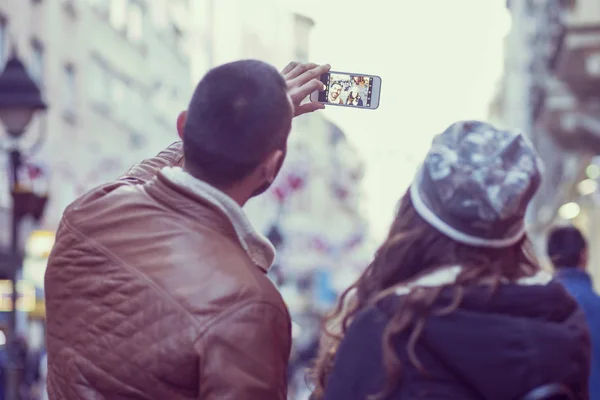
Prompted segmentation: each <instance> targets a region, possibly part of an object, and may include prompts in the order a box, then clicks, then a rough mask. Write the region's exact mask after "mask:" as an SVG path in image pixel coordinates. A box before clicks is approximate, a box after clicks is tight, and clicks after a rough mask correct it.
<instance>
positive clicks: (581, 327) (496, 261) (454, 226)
mask: <svg viewBox="0 0 600 400" xmlns="http://www.w3.org/2000/svg"><path fill="white" fill-rule="evenodd" d="M539 183H540V167H539V159H538V158H537V156H536V154H535V152H534V150H533V148H532V147H531V145H530V144H529V142H528V141H526V140H525V138H524V137H523V136H522V135H520V134H514V133H511V132H506V131H500V130H497V129H495V128H493V127H492V126H490V125H488V124H485V123H481V122H476V121H467V122H459V123H456V124H454V125H452V126H451V127H450V128H449V129H448V130H446V131H445V132H444V133H442V134H441V135H439V136H437V137H436V138H435V139H434V142H433V146H432V148H431V150H430V151H429V153H428V155H427V157H426V159H425V162H424V164H423V166H422V168H421V169H420V171H419V173H418V174H417V177H416V178H415V180H414V182H413V184H412V185H411V188H410V190H409V192H408V193H407V194H406V195H405V196H404V197H403V198H402V200H401V202H400V208H399V211H398V214H397V216H396V219H395V221H394V222H393V225H392V227H391V229H390V232H389V236H388V238H387V240H386V241H385V242H384V243H383V245H382V246H381V247H380V248H379V250H378V251H377V253H376V255H375V257H374V259H373V261H372V263H371V265H370V266H369V267H368V268H367V270H366V271H365V272H364V274H363V275H362V276H361V277H360V278H359V279H358V281H357V282H356V283H355V284H354V285H353V286H352V287H351V288H350V289H348V291H346V292H345V293H344V295H343V296H342V298H341V300H340V305H339V306H338V309H337V311H336V312H335V313H334V314H333V315H332V316H331V318H330V320H329V324H328V329H327V331H326V333H327V335H326V336H325V337H326V340H324V341H323V343H322V348H321V351H320V356H319V358H318V360H317V363H316V366H315V368H314V370H313V372H314V375H315V380H316V385H317V387H316V390H315V392H314V398H315V399H325V400H333V399H336V400H338V399H343V400H353V399H357V400H358V399H360V400H365V399H393V400H407V399H442V398H443V399H462V400H465V399H467V400H468V399H486V400H496V399H497V400H513V399H522V398H523V397H524V396H526V395H527V394H528V393H530V392H531V391H532V390H534V389H536V388H538V387H540V386H542V385H547V384H559V385H562V386H561V387H562V388H563V389H564V390H568V391H570V392H572V394H573V396H574V398H576V399H587V398H588V394H587V380H588V374H589V338H588V332H587V328H586V325H585V320H584V317H583V314H582V313H581V311H580V310H579V308H578V307H577V305H576V304H575V302H574V301H573V299H572V298H571V297H569V296H568V295H567V294H566V292H565V290H564V289H563V288H562V287H561V286H560V284H558V283H555V282H554V281H551V279H550V276H549V275H548V274H547V273H544V272H541V271H540V269H539V267H538V265H537V264H536V263H535V261H534V260H533V259H532V257H531V256H530V254H529V253H528V249H529V246H528V245H527V238H526V236H525V229H524V221H523V219H524V214H525V209H526V207H527V205H528V203H529V201H530V200H531V198H532V196H533V195H534V193H535V192H536V190H537V189H538V187H539ZM336 321H341V322H340V323H336ZM336 327H339V328H337V329H336Z"/></svg>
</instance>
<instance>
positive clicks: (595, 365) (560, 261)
mask: <svg viewBox="0 0 600 400" xmlns="http://www.w3.org/2000/svg"><path fill="white" fill-rule="evenodd" d="M548 256H549V257H550V260H551V261H552V264H553V265H554V268H555V270H556V278H557V279H558V280H559V281H560V282H561V283H562V284H563V285H564V286H565V288H566V289H567V291H568V292H569V293H570V294H571V296H573V297H574V298H575V300H577V302H578V303H579V305H580V306H581V308H583V311H584V312H585V315H586V318H587V321H588V325H589V327H590V334H591V338H592V372H591V375H590V399H591V400H600V296H598V294H597V293H596V292H595V291H594V287H593V283H592V278H591V276H590V274H588V272H587V271H586V267H587V265H588V246H587V242H586V240H585V238H584V237H583V235H582V234H581V232H580V231H579V230H578V229H577V228H575V227H573V226H566V227H558V228H555V229H554V230H553V231H552V232H551V233H550V236H549V237H548Z"/></svg>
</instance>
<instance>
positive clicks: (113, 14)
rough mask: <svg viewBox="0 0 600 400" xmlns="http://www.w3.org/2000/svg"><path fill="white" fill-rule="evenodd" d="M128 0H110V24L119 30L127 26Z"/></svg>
mask: <svg viewBox="0 0 600 400" xmlns="http://www.w3.org/2000/svg"><path fill="white" fill-rule="evenodd" d="M127 3H128V1H127V0H110V24H111V25H112V26H113V28H115V29H116V30H119V31H124V30H125V28H126V26H127Z"/></svg>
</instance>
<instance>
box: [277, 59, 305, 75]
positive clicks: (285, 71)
mask: <svg viewBox="0 0 600 400" xmlns="http://www.w3.org/2000/svg"><path fill="white" fill-rule="evenodd" d="M298 64H300V63H299V62H297V61H292V62H291V63H289V64H288V65H286V67H285V68H284V69H283V71H281V75H287V74H289V73H290V72H292V70H293V69H294V68H296V66H298Z"/></svg>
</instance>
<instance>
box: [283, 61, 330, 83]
mask: <svg viewBox="0 0 600 400" xmlns="http://www.w3.org/2000/svg"><path fill="white" fill-rule="evenodd" d="M330 68H331V66H330V65H329V64H325V65H318V66H316V67H314V68H311V69H309V70H307V71H305V72H304V73H302V75H300V76H298V77H297V78H295V79H294V80H293V81H292V86H302V85H303V84H304V83H305V82H308V81H310V80H311V79H320V78H321V75H323V74H325V73H327V72H328V71H329V69H330Z"/></svg>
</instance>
